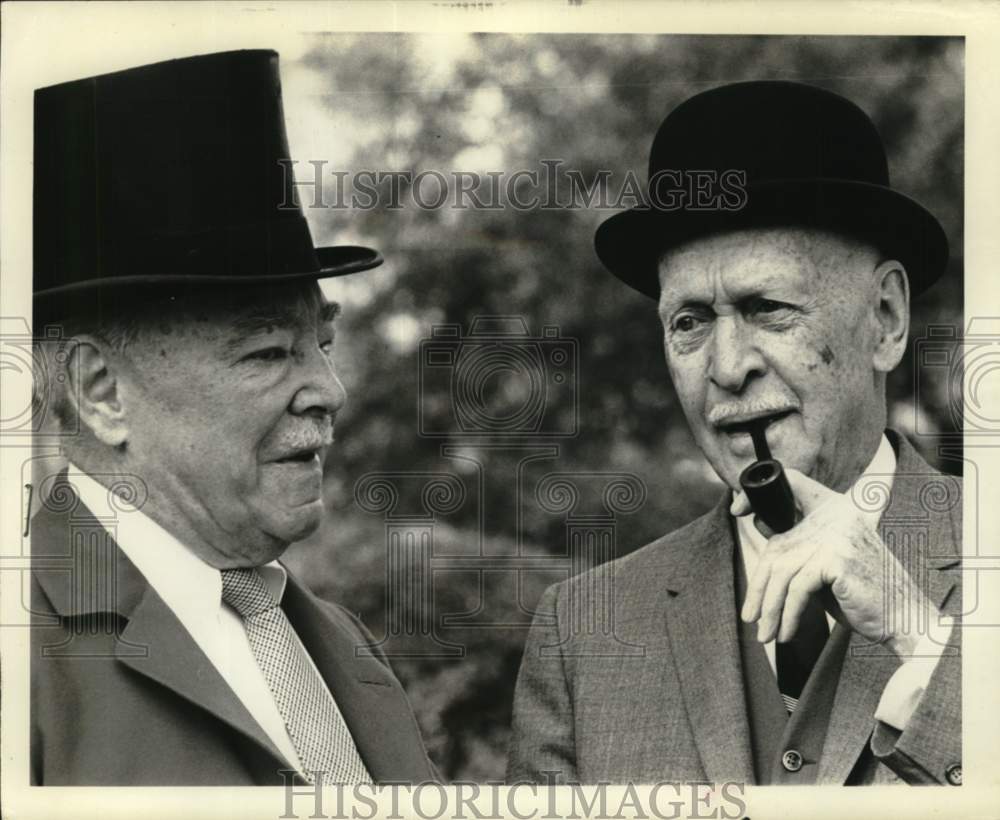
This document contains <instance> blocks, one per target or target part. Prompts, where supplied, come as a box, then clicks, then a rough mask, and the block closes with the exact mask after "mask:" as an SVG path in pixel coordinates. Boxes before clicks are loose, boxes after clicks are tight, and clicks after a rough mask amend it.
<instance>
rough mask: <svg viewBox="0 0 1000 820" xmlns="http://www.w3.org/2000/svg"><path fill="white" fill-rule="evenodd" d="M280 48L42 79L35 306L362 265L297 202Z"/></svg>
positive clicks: (371, 254) (371, 258)
mask: <svg viewBox="0 0 1000 820" xmlns="http://www.w3.org/2000/svg"><path fill="white" fill-rule="evenodd" d="M288 159H289V151H288V139H287V137H286V135H285V120H284V114H283V111H282V102H281V81H280V77H279V73H278V55H277V53H276V52H274V51H264V50H255V51H231V52H223V53H218V54H206V55H203V56H199V57H190V58H186V59H180V60H169V61H167V62H162V63H155V64H152V65H147V66H141V67H139V68H132V69H128V70H126V71H118V72H115V73H112V74H104V75H102V76H99V77H89V78H87V79H83V80H76V81H74V82H68V83H62V84H60V85H54V86H50V87H48V88H42V89H39V90H37V91H36V92H35V157H34V167H35V188H34V292H35V310H36V323H37V322H38V315H37V314H39V313H42V314H43V315H52V311H53V310H54V306H55V305H60V306H61V308H63V309H64V308H65V307H66V306H67V305H69V306H73V305H77V306H78V305H79V304H80V301H81V300H82V299H86V300H88V302H89V301H90V300H95V301H96V302H98V303H100V302H105V301H107V300H115V299H117V298H118V297H119V296H122V295H124V294H125V293H127V292H134V291H136V290H137V289H140V288H144V287H149V286H156V287H163V286H165V285H169V286H171V287H176V288H178V289H181V288H183V289H187V288H190V287H192V286H196V287H200V286H202V285H207V284H212V285H225V284H233V285H238V284H243V283H272V284H279V283H282V282H288V281H294V280H308V279H320V278H325V277H329V276H341V275H343V274H348V273H354V272H356V271H362V270H367V269H369V268H374V267H376V266H377V265H379V264H381V262H382V257H381V256H380V255H379V253H378V252H376V251H374V250H371V249H369V248H362V247H355V246H346V245H342V246H335V247H325V248H316V247H314V246H313V242H312V236H311V235H310V233H309V227H308V225H307V224H306V220H305V217H304V216H303V214H302V211H301V209H300V208H299V207H298V206H297V205H294V203H295V201H296V200H295V199H293V195H292V194H293V175H292V173H291V171H292V168H291V166H290V165H289V164H288V163H285V165H286V166H287V167H283V164H282V162H281V161H282V160H288Z"/></svg>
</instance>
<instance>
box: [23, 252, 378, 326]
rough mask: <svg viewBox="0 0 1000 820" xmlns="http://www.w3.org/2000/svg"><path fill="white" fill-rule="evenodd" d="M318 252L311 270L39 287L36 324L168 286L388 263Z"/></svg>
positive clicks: (300, 276)
mask: <svg viewBox="0 0 1000 820" xmlns="http://www.w3.org/2000/svg"><path fill="white" fill-rule="evenodd" d="M315 252H316V259H317V261H318V263H319V267H318V268H316V269H314V270H307V271H298V272H284V273H276V274H249V275H231V274H217V275H213V274H198V275H190V274H183V275H182V274H178V275H176V276H174V275H169V274H167V275H142V274H138V275H135V276H119V277H115V278H109V279H95V280H90V281H87V282H80V283H75V284H71V285H64V286H60V287H57V288H49V289H48V290H43V291H37V292H35V294H34V299H33V302H34V305H33V307H34V321H33V326H34V327H35V328H36V329H37V330H41V329H42V328H43V326H45V325H48V324H52V323H53V322H59V321H62V320H64V319H66V318H67V317H69V316H74V315H80V314H81V313H82V312H86V313H88V314H95V315H97V314H100V313H102V312H104V311H105V310H106V309H107V307H108V305H109V304H111V303H114V302H117V301H118V300H119V299H121V298H126V299H127V298H131V296H134V295H135V294H139V293H162V291H163V290H172V289H182V290H184V291H185V292H190V291H197V290H199V289H200V288H203V287H206V286H215V287H218V286H220V285H270V286H280V285H282V284H286V283H293V282H301V281H308V280H311V279H312V280H317V279H329V278H331V277H335V276H347V275H348V274H352V273H360V272H361V271H366V270H371V269H372V268H376V267H378V266H379V265H381V264H382V262H383V259H382V254H380V253H379V252H378V251H376V250H373V249H372V248H365V247H362V246H359V245H336V246H330V247H322V248H315ZM130 295H131V296H130Z"/></svg>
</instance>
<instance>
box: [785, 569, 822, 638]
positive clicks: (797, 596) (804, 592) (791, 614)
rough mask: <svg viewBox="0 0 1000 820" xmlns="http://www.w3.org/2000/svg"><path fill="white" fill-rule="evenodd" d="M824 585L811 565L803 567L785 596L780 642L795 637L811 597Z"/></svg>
mask: <svg viewBox="0 0 1000 820" xmlns="http://www.w3.org/2000/svg"><path fill="white" fill-rule="evenodd" d="M822 585H823V583H822V579H821V578H820V576H819V573H817V572H816V571H815V570H814V569H813V568H812V567H811V566H806V567H803V568H802V571H801V572H799V574H798V575H796V576H795V578H793V579H792V581H791V583H789V585H788V594H787V595H786V596H785V607H784V609H783V610H782V612H781V628H780V630H779V631H778V640H779V641H780V642H782V643H785V642H787V641H790V640H791V639H792V638H793V637H794V635H795V632H796V630H797V629H798V628H799V619H800V618H801V617H802V613H803V612H805V609H806V605H807V604H808V603H809V598H810V597H811V596H812V594H813V593H814V592H816V591H817V590H819V589H820V588H821V587H822Z"/></svg>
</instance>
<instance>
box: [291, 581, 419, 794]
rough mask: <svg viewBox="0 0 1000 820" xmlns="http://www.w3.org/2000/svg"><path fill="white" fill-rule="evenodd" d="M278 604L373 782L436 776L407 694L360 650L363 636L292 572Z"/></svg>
mask: <svg viewBox="0 0 1000 820" xmlns="http://www.w3.org/2000/svg"><path fill="white" fill-rule="evenodd" d="M282 606H283V607H284V609H285V612H286V613H287V615H288V618H289V620H290V621H291V622H292V625H293V626H294V627H295V631H296V632H297V633H298V635H299V637H300V638H301V640H302V643H303V645H304V646H305V647H306V649H307V650H308V652H309V654H310V656H311V657H312V659H313V662H314V663H315V664H316V668H317V669H318V670H319V672H320V674H321V675H322V676H323V678H324V679H325V680H326V683H327V686H328V687H329V688H330V692H331V693H332V694H333V697H334V700H336V702H337V706H338V708H339V709H340V712H341V714H342V715H343V717H344V721H345V722H346V723H347V728H348V729H350V731H351V735H352V737H353V738H354V743H355V745H356V746H357V748H358V752H359V753H360V754H361V759H362V760H363V761H364V762H365V766H366V767H367V769H368V772H369V773H370V774H371V776H372V777H373V778H374V779H375V781H376V782H386V781H390V780H391V781H400V780H405V781H412V782H421V781H425V780H436V779H437V777H436V775H435V774H434V773H433V772H432V770H431V768H430V762H429V759H428V758H427V755H426V752H425V751H424V747H423V742H422V740H421V739H420V731H419V728H418V727H417V724H416V719H415V718H414V716H413V711H412V709H411V708H410V704H409V702H408V701H407V699H406V695H405V693H404V692H403V690H402V687H401V686H400V685H399V682H398V681H397V680H396V678H395V677H394V676H393V674H392V673H391V672H390V671H389V669H388V668H387V667H386V666H385V665H384V664H383V663H382V662H381V661H379V660H378V659H377V658H376V657H374V656H372V655H371V654H370V653H369V652H368V651H367V650H366V649H365V648H364V647H365V646H366V644H367V640H368V638H367V636H365V635H363V634H362V632H361V631H360V630H359V629H358V628H357V627H355V626H354V625H353V624H352V623H351V622H350V620H349V616H347V615H346V614H342V613H340V612H339V611H336V610H333V609H332V605H329V604H324V603H323V602H322V601H320V600H319V599H318V598H317V597H316V596H315V595H313V594H312V593H311V592H310V591H309V590H308V589H306V588H305V587H304V586H303V585H302V584H301V583H299V581H298V579H296V578H295V576H294V575H292V574H291V573H289V574H288V585H287V587H286V589H285V597H284V599H283V604H282Z"/></svg>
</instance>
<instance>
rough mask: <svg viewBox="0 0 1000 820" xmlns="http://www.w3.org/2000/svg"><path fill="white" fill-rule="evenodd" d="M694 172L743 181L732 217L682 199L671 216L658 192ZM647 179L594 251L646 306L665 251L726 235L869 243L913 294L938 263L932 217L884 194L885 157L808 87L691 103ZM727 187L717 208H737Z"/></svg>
mask: <svg viewBox="0 0 1000 820" xmlns="http://www.w3.org/2000/svg"><path fill="white" fill-rule="evenodd" d="M696 171H708V172H711V173H712V174H714V175H715V178H716V181H717V182H721V181H722V175H723V174H724V173H725V172H727V171H738V172H745V174H746V182H745V185H739V184H738V183H737V185H738V187H742V188H743V189H744V190H745V193H746V196H745V199H744V200H742V202H741V203H740V204H742V207H739V208H737V209H735V210H724V209H723V207H717V206H716V207H713V206H711V205H710V206H709V207H708V208H707V209H699V210H696V209H694V208H692V207H691V205H692V204H694V205H698V204H699V203H697V202H692V201H691V198H690V197H689V198H688V200H686V201H685V202H684V206H683V207H676V205H677V203H678V202H679V201H680V200H679V199H677V198H676V197H673V198H672V197H671V196H669V192H667V191H665V190H664V189H663V186H664V185H669V186H671V187H674V188H676V187H678V184H680V186H686V185H687V184H688V182H687V180H686V179H684V178H683V177H684V175H685V174H689V172H696ZM670 172H680V173H679V174H678V173H670ZM649 177H650V180H655V181H656V184H655V185H654V187H659V188H660V190H658V191H657V190H650V189H649V188H648V187H647V200H648V203H644V204H643V205H641V206H639V207H637V208H633V209H631V210H629V211H626V212H623V213H620V214H616V215H615V216H613V217H611V218H610V219H607V220H605V221H604V222H603V223H602V224H601V225H600V226H599V228H598V230H597V235H596V237H595V246H596V249H597V255H598V256H599V257H600V259H601V261H602V262H603V263H604V265H605V266H606V267H607V268H608V269H609V270H610V271H611V272H612V273H614V274H615V276H617V277H618V278H620V279H622V280H623V281H624V282H626V283H627V284H629V285H631V286H632V287H633V288H635V289H636V290H638V291H640V292H642V293H644V294H646V295H647V296H651V297H653V298H654V299H656V298H658V297H659V294H660V285H659V277H658V271H657V264H658V258H659V255H660V254H661V253H662V252H663V251H664V250H666V249H668V248H670V247H674V246H676V245H678V244H680V243H682V242H684V241H686V240H689V239H693V238H695V237H698V236H702V235H705V234H708V233H714V232H717V231H720V230H727V229H731V228H739V227H751V226H775V225H804V226H814V227H825V228H829V229H832V230H838V231H840V232H845V233H847V234H850V235H853V236H858V237H859V238H864V239H868V240H870V241H872V242H874V243H875V244H876V245H877V246H878V247H879V248H880V249H881V250H882V251H883V252H884V253H886V254H888V255H890V256H892V257H894V258H896V259H899V261H900V262H902V263H903V264H904V265H905V267H906V270H907V273H908V274H909V277H910V287H911V290H912V292H913V293H914V294H916V293H919V292H921V291H923V290H925V289H926V288H927V287H928V286H930V285H931V284H932V283H933V282H934V280H936V279H937V278H938V277H939V276H940V275H941V273H942V272H943V270H944V267H945V264H946V263H947V261H948V239H947V237H946V236H945V233H944V230H943V229H942V227H941V225H940V224H939V223H938V221H937V219H935V218H934V216H933V215H932V214H930V213H929V212H928V211H927V210H926V209H925V208H923V206H921V205H920V204H919V203H917V202H916V201H914V200H913V199H910V198H909V197H907V196H905V195H903V194H901V193H899V192H898V191H894V190H893V189H891V188H890V187H889V169H888V165H887V163H886V158H885V150H884V149H883V147H882V140H881V139H880V138H879V135H878V132H877V131H876V130H875V126H874V125H873V124H872V121H871V120H870V119H869V118H868V115H867V114H865V113H864V111H862V110H861V109H860V108H858V107H857V106H856V105H855V104H854V103H852V102H850V101H849V100H846V99H844V98H843V97H840V96H838V95H837V94H834V93H832V92H830V91H825V90H823V89H820V88H815V87H813V86H809V85H803V84H801V83H793V82H785V81H757V82H745V83H735V84H733V85H726V86H722V87H720V88H715V89H712V90H710V91H705V92H703V93H701V94H697V95H696V96H694V97H691V98H690V99H688V100H686V101H685V102H683V103H681V105H679V106H678V107H677V108H675V109H674V110H673V111H672V112H671V113H670V114H669V115H668V116H667V118H666V119H665V120H664V121H663V123H662V124H661V125H660V129H659V131H657V133H656V137H655V138H654V139H653V147H652V149H651V151H650V156H649ZM711 178H712V177H711V175H709V176H703V177H702V184H706V185H708V186H709V187H710V186H711V182H710V180H711ZM733 179H734V177H732V176H730V178H729V180H728V185H729V190H730V194H729V195H727V196H726V197H724V198H722V199H720V200H719V201H718V202H719V204H721V205H723V206H726V205H728V206H730V207H731V206H732V205H733V204H734V203H737V202H738V200H739V199H740V198H739V197H737V196H733V195H732V191H733V188H734V185H733ZM736 179H738V178H736ZM706 180H709V181H708V182H706ZM706 201H707V202H711V201H712V200H711V197H709V198H708V199H707V200H706ZM700 204H702V205H703V204H704V202H703V203H700Z"/></svg>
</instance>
